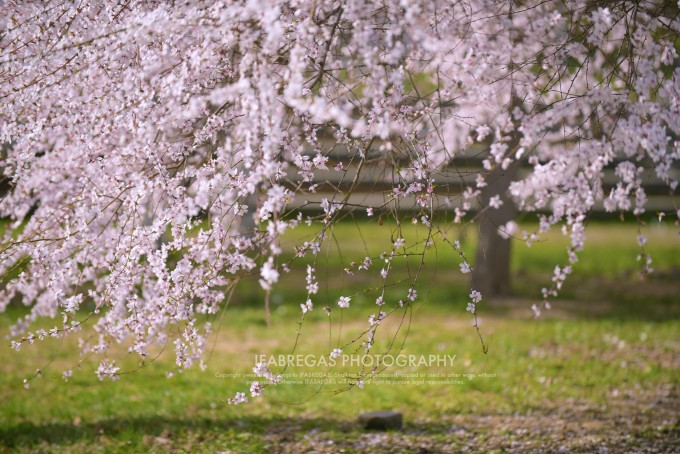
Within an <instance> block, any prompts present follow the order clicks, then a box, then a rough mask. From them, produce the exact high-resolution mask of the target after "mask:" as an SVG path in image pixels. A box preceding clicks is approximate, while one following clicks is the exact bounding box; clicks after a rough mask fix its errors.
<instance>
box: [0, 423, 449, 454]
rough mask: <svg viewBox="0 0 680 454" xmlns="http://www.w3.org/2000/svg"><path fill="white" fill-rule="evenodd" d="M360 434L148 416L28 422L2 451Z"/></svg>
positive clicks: (416, 427)
mask: <svg viewBox="0 0 680 454" xmlns="http://www.w3.org/2000/svg"><path fill="white" fill-rule="evenodd" d="M405 430H407V431H408V432H410V433H418V434H433V435H435V434H442V433H446V432H448V431H450V430H451V424H438V423H433V422H427V423H419V422H408V423H406V424H405ZM357 431H361V432H363V429H361V427H360V426H359V424H358V423H357V422H355V421H352V420H343V419H332V418H304V417H265V416H239V417H234V418H227V419H211V418H186V419H184V418H169V417H165V416H145V417H136V418H135V417H132V418H112V419H104V420H100V421H97V422H90V423H87V422H81V423H80V424H78V425H75V424H73V423H67V422H48V423H43V424H36V423H31V422H23V423H19V424H16V425H14V426H9V427H3V428H0V448H2V447H3V446H4V447H5V448H24V449H26V448H28V449H31V448H37V447H46V446H52V447H55V446H62V447H64V446H69V445H74V444H78V443H85V444H88V445H92V444H93V442H94V444H96V443H97V441H99V440H101V439H102V438H103V437H107V438H108V439H115V440H117V441H118V443H121V442H122V443H124V442H126V441H128V442H130V443H129V444H135V445H139V444H153V443H154V442H157V441H158V440H159V439H160V440H167V442H171V441H181V440H182V439H184V440H196V441H207V440H210V439H220V440H221V441H222V442H226V443H227V444H228V443H229V441H230V440H233V441H238V440H244V439H247V438H250V437H257V438H261V437H262V436H263V435H268V436H274V437H276V438H277V439H278V440H279V441H294V440H296V439H299V438H302V437H303V436H304V434H307V433H316V432H327V433H335V434H337V436H338V437H342V436H343V434H350V433H352V432H357Z"/></svg>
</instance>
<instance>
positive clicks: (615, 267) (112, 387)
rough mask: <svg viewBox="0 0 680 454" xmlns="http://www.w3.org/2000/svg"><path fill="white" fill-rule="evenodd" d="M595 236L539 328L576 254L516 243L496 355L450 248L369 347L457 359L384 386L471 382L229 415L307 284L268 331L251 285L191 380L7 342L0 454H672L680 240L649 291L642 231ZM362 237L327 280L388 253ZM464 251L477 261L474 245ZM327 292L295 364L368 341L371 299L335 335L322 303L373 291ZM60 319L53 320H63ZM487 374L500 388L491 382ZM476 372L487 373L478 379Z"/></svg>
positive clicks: (328, 397)
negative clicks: (538, 309) (379, 422)
mask: <svg viewBox="0 0 680 454" xmlns="http://www.w3.org/2000/svg"><path fill="white" fill-rule="evenodd" d="M385 227H386V228H389V226H385ZM592 227H593V229H592V231H591V234H590V235H591V239H592V240H594V241H593V242H592V244H590V249H589V250H587V251H585V252H584V253H583V254H582V257H581V261H580V262H579V263H578V266H577V268H576V269H575V274H574V276H572V277H571V278H570V280H568V281H567V284H566V288H565V290H564V293H563V294H564V295H566V296H565V298H563V299H562V300H559V301H557V302H555V304H554V309H553V311H551V312H550V313H547V314H546V316H545V318H542V319H539V320H534V319H532V318H531V317H530V313H531V311H530V309H529V306H530V305H531V301H530V299H531V297H532V296H535V295H537V294H538V287H537V286H540V285H544V283H547V282H549V278H550V275H551V271H552V268H553V267H554V264H555V263H556V262H558V261H559V260H560V259H561V257H564V253H563V251H564V245H565V242H564V239H563V238H562V237H561V236H560V235H552V236H549V237H547V239H546V240H545V241H544V242H543V243H541V244H538V245H534V246H533V247H532V248H530V249H527V248H525V247H523V246H517V247H516V248H515V250H514V251H513V270H514V275H515V281H514V286H515V296H514V297H513V298H510V299H504V300H496V301H492V302H488V303H487V302H484V303H481V304H480V316H481V317H482V319H483V321H482V325H481V328H482V334H483V336H484V340H485V342H486V343H487V344H488V345H489V353H488V354H486V355H485V354H483V353H482V351H481V345H480V341H479V339H478V337H477V334H476V331H475V329H474V328H473V327H472V325H471V320H470V314H468V313H466V312H465V297H466V295H467V293H468V292H469V290H468V289H467V286H466V282H465V280H464V278H463V277H461V276H460V274H459V273H452V272H450V270H449V268H457V256H456V255H455V254H454V253H453V252H452V251H449V250H446V249H445V248H444V247H443V246H438V247H439V249H438V251H437V252H438V255H437V259H436V262H434V263H432V264H431V267H429V268H428V273H429V274H426V275H424V280H423V286H424V287H426V288H423V290H422V292H419V293H420V298H419V303H418V304H417V305H415V306H414V307H413V308H410V309H407V310H406V311H405V312H404V315H405V317H406V318H405V320H406V321H405V322H404V324H403V325H401V328H400V329H398V327H399V323H398V322H399V320H400V319H399V317H400V316H401V313H396V314H395V316H394V317H393V318H391V319H390V320H388V321H387V322H386V325H385V327H384V329H383V328H381V330H382V331H381V334H380V337H378V341H377V343H376V347H375V348H376V349H377V351H381V350H384V349H385V348H386V346H387V345H388V344H389V342H390V340H391V339H392V338H393V337H396V339H397V341H398V342H397V343H396V345H400V344H401V341H402V340H404V339H405V340H406V343H405V346H404V350H403V353H404V354H406V355H408V354H414V355H420V354H425V355H429V354H439V355H441V354H446V355H456V358H455V360H454V361H453V364H452V365H451V366H449V367H443V366H442V367H436V366H432V367H425V366H421V367H414V368H411V367H402V368H397V367H395V368H393V369H390V370H388V371H386V373H395V372H398V373H403V374H414V373H417V374H424V375H425V377H423V378H422V380H426V381H427V380H432V378H431V377H427V374H437V373H439V374H444V375H448V374H461V375H462V376H463V377H458V378H455V380H457V381H461V383H460V384H436V385H435V384H408V383H407V382H406V381H407V380H408V379H406V378H404V377H402V378H393V380H396V381H398V382H399V383H396V384H382V385H379V384H373V383H371V382H370V381H369V382H367V383H366V385H365V387H364V389H363V390H360V389H358V388H356V387H355V388H352V389H351V390H349V391H346V392H340V393H338V391H339V390H340V389H341V388H342V385H334V386H325V387H323V388H318V389H317V388H314V387H311V386H301V385H296V384H286V383H282V384H280V385H278V386H275V387H271V388H268V389H266V390H265V396H264V397H263V398H259V399H254V400H252V401H251V402H250V403H249V404H247V405H244V406H239V407H231V406H227V405H226V399H227V398H229V397H231V396H232V395H233V394H234V393H235V392H236V391H247V389H248V380H249V377H247V376H241V377H237V378H225V375H228V374H243V375H245V374H248V373H249V371H250V368H251V367H252V366H253V364H254V362H255V356H256V355H258V354H273V355H278V354H288V353H290V352H291V349H292V346H293V342H294V336H295V330H296V328H297V325H296V321H297V320H298V315H299V309H298V307H299V302H300V300H301V298H303V297H304V295H301V293H300V290H299V289H300V287H301V286H300V281H301V280H302V279H303V278H304V274H300V273H299V272H295V271H294V272H292V273H291V275H290V276H288V277H287V278H286V282H284V285H283V287H282V288H280V289H278V290H277V291H276V292H275V293H274V294H273V295H272V302H273V310H272V325H271V326H269V327H267V326H266V324H265V322H264V313H263V310H262V309H261V306H260V304H261V301H262V295H261V293H259V291H258V290H257V289H256V287H255V286H254V285H253V283H249V282H244V283H243V286H242V287H241V288H239V291H240V292H241V295H240V297H239V298H240V299H239V300H238V301H236V302H235V303H239V302H240V304H235V305H234V306H233V307H230V308H229V309H228V310H227V311H226V312H225V313H224V317H223V318H222V319H220V320H218V321H217V322H216V326H217V327H218V328H219V329H218V330H217V332H216V334H215V335H214V336H213V337H211V339H210V341H211V344H210V351H211V353H210V355H209V356H208V357H207V360H206V366H207V367H206V370H205V371H203V372H201V371H200V370H198V368H194V369H190V370H188V371H186V372H184V373H182V374H179V375H177V376H175V377H173V378H171V379H168V378H166V376H165V372H166V371H167V370H173V368H174V365H173V364H174V358H173V355H172V353H173V352H172V351H167V352H165V354H164V355H162V356H161V357H160V359H158V360H157V361H155V362H153V363H150V364H149V365H147V366H146V367H145V368H143V369H141V370H138V371H136V372H134V373H131V374H126V375H123V376H122V377H121V379H120V380H119V381H117V382H110V381H105V382H100V381H99V380H98V379H97V377H96V375H95V374H94V373H93V370H94V368H95V367H96V366H95V365H94V364H95V363H94V362H93V359H91V358H84V359H83V364H82V366H81V367H80V368H79V367H78V361H79V359H80V358H79V357H78V349H77V345H76V339H75V338H74V339H67V340H65V341H64V342H63V343H60V342H58V341H54V340H46V341H42V342H43V343H44V345H40V346H38V345H35V344H34V345H26V346H25V347H23V348H22V351H21V352H19V353H17V352H15V351H13V350H10V349H9V347H8V345H7V344H8V342H6V343H4V344H3V345H2V346H1V347H0V452H2V451H3V450H8V451H12V450H19V451H50V452H53V451H57V452H59V451H63V452H82V451H100V452H121V451H126V452H130V451H138V452H148V451H154V452H169V451H180V452H181V451H191V452H216V451H225V450H230V451H232V452H281V451H286V450H287V451H289V452H299V451H303V450H308V451H309V452H324V451H327V452H336V451H340V450H345V451H346V452H375V451H385V452H411V451H417V450H418V449H421V448H422V449H430V450H431V451H434V452H440V451H445V452H446V451H449V452H457V451H460V450H462V449H464V448H470V449H474V450H501V451H502V450H507V449H521V447H524V448H527V449H529V448H533V449H542V448H543V449H546V450H550V449H557V448H558V447H561V446H566V447H567V448H569V449H570V450H576V451H578V450H582V451H589V450H594V449H596V448H597V447H598V446H601V444H603V443H604V444H605V445H607V444H609V445H610V446H613V447H614V448H619V449H622V447H623V448H625V449H628V450H632V451H636V450H638V449H640V447H645V446H650V445H652V444H653V443H662V446H665V449H666V450H673V449H674V448H677V444H676V443H678V442H679V440H680V436H678V429H677V415H676V410H675V409H676V408H677V405H678V404H680V399H678V393H677V389H678V386H679V385H680V383H679V382H680V377H678V374H677V370H678V367H679V366H680V364H679V361H678V358H680V337H679V335H678V333H680V318H679V317H678V314H679V312H678V303H679V301H678V299H679V295H680V284H679V283H678V279H677V277H676V274H674V273H677V270H678V268H679V267H680V241H678V236H677V233H676V232H675V231H673V230H665V231H664V230H654V229H651V231H650V244H649V247H648V251H649V252H650V253H651V254H652V255H653V257H654V259H655V265H656V268H657V270H658V275H657V277H650V278H648V279H647V280H646V281H639V280H638V279H639V278H638V277H637V273H636V269H637V268H636V266H637V263H636V261H635V255H636V254H637V250H636V247H635V246H634V239H635V236H636V229H635V227H634V226H631V225H627V224H623V225H618V224H614V225H609V224H598V225H594V226H592ZM360 228H361V230H362V234H363V236H364V239H365V244H366V245H370V246H364V241H361V240H357V236H356V235H357V234H356V226H352V225H350V224H342V225H339V226H337V227H336V230H335V234H336V236H337V238H338V241H339V242H340V244H342V245H343V251H344V252H345V255H344V256H343V260H342V261H341V260H340V259H339V258H338V257H337V255H336V254H335V253H334V252H333V251H332V250H331V251H330V252H329V254H328V255H327V256H325V257H327V258H324V263H319V264H318V266H319V267H320V268H323V269H324V270H325V268H324V267H326V266H328V267H333V266H337V265H339V264H341V263H348V261H351V260H359V259H362V258H363V256H364V255H366V254H365V252H366V248H368V249H369V251H368V252H369V254H373V253H376V251H378V252H379V250H381V249H382V248H385V247H387V246H388V243H389V241H387V240H384V238H383V236H382V234H381V233H380V231H379V228H378V227H370V226H368V225H366V224H360ZM408 229H409V230H408V231H405V232H404V234H405V235H410V236H415V235H417V234H419V232H418V231H416V229H415V228H413V227H412V226H409V227H408ZM308 233H309V232H307V233H306V234H308ZM304 234H305V232H298V233H296V235H302V236H304ZM352 239H354V240H352ZM289 240H290V241H291V242H292V241H293V239H292V238H289ZM629 243H630V244H633V246H628V244H629ZM284 246H286V247H288V246H287V245H284ZM464 248H465V250H466V253H468V255H469V256H470V257H471V256H472V251H473V250H474V235H473V234H472V232H470V234H469V235H468V236H467V237H466V240H465V243H464ZM435 265H436V266H435ZM430 268H431V269H430ZM330 269H332V268H330ZM435 270H436V273H435ZM400 272H404V271H403V270H401V271H400ZM296 279H297V281H296ZM544 281H547V282H544ZM295 282H297V284H295ZM327 282H328V285H327V286H325V287H324V288H322V291H321V292H320V295H319V301H318V302H317V304H316V307H315V310H314V311H313V312H312V313H311V316H310V317H308V319H307V320H305V323H304V324H303V326H302V336H301V342H300V345H299V347H298V350H297V351H296V353H299V354H310V355H325V354H328V352H329V351H330V350H331V349H332V348H335V347H336V346H338V338H340V339H344V340H346V339H349V338H350V337H353V335H356V334H357V333H359V332H360V331H361V330H363V329H364V328H365V326H366V319H367V317H368V314H370V313H371V312H374V307H375V306H374V305H373V303H372V297H371V296H370V295H369V294H363V293H359V294H357V295H356V296H355V298H353V300H352V307H351V310H350V311H347V312H346V313H345V314H343V316H342V320H341V319H340V316H339V314H338V311H336V312H335V313H334V315H333V317H332V320H331V323H330V325H329V320H328V318H327V316H326V315H325V314H324V312H323V310H322V309H321V306H322V305H323V304H324V302H323V301H324V298H327V299H328V301H329V302H331V303H333V302H334V301H335V298H336V297H337V295H339V294H342V293H344V292H346V290H343V287H346V288H350V289H354V291H357V292H359V291H362V289H365V288H366V286H367V285H371V284H370V281H367V280H366V279H364V278H363V277H361V276H360V275H358V274H356V275H355V276H349V275H345V274H342V273H341V274H338V273H335V274H330V272H329V276H328V281H327ZM400 291H403V288H402V289H395V290H394V295H395V297H396V295H398V294H399V292H400ZM243 293H250V295H243ZM21 313H23V311H22V309H19V308H12V309H11V310H10V311H9V312H8V313H6V314H2V315H0V335H2V336H3V337H4V336H5V335H6V334H7V332H8V327H9V325H11V323H12V322H13V321H14V320H15V319H16V318H17V317H18V316H19V315H20V314H21ZM49 322H50V321H49V320H47V321H43V322H41V323H42V324H43V326H46V327H49V326H52V325H53V324H54V323H52V324H50V323H49ZM88 330H89V328H86V330H85V331H84V333H82V334H83V335H87V334H88V333H89V331H88ZM340 330H341V333H340ZM340 343H341V344H342V343H343V342H340ZM346 350H347V349H346ZM117 360H118V363H119V364H121V366H122V368H123V370H130V369H133V368H135V367H136V359H135V358H134V357H132V355H128V354H127V353H125V348H124V346H121V347H120V349H119V350H118V351H117ZM36 368H40V369H41V370H42V374H41V376H40V377H39V378H35V379H33V380H32V381H31V382H30V389H28V390H26V389H23V387H22V384H21V383H22V380H23V378H25V377H27V376H30V375H32V374H33V372H34V371H35V369H36ZM66 369H73V372H74V376H73V377H72V378H71V379H70V381H69V383H64V381H63V380H62V379H61V373H62V371H64V370H66ZM356 370H357V369H356V368H350V367H345V368H343V367H336V368H334V369H332V370H330V371H327V370H326V369H325V368H323V367H321V368H320V367H298V368H289V369H288V370H287V371H286V377H285V378H286V379H288V380H298V379H300V377H299V375H298V376H297V377H296V376H295V375H292V374H302V373H312V372H328V373H329V374H331V375H330V377H335V379H336V380H339V381H342V380H343V377H342V376H343V374H346V373H353V372H356ZM482 373H486V374H492V375H493V374H495V375H494V376H492V377H489V378H480V377H479V374H482ZM335 374H339V375H335ZM465 374H477V375H476V376H475V378H472V379H468V378H465V377H464V375H465ZM378 379H380V377H378ZM391 379H392V378H391ZM451 379H454V378H451ZM418 380H421V378H420V377H419V378H418ZM350 381H352V380H350ZM376 409H396V410H399V411H401V412H403V413H404V418H405V422H406V425H405V428H404V430H403V431H400V432H394V433H391V434H390V438H389V440H387V441H386V440H383V441H381V442H380V443H379V444H376V445H372V444H371V443H373V442H376V440H377V441H380V440H382V439H380V438H379V437H380V434H376V433H368V434H367V433H365V432H364V431H363V430H361V429H360V428H359V427H358V426H357V424H356V423H355V420H356V416H357V415H358V414H359V413H361V412H364V411H370V410H376ZM628 423H629V425H627V424H628ZM572 425H573V427H572ZM579 431H580V432H579ZM569 434H571V435H569ZM331 442H332V444H331ZM513 443H514V444H513ZM517 443H519V445H518V444H517ZM663 443H665V444H663ZM513 446H514V448H513ZM518 446H519V447H520V448H518ZM423 447H424V448H423Z"/></svg>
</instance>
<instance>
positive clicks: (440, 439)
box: [265, 386, 680, 453]
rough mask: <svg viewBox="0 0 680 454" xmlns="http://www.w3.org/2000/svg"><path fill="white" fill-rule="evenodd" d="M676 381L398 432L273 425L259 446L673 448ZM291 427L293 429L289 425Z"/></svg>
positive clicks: (679, 436)
mask: <svg viewBox="0 0 680 454" xmlns="http://www.w3.org/2000/svg"><path fill="white" fill-rule="evenodd" d="M677 408H680V398H679V395H678V391H677V389H676V388H674V387H671V386H666V387H660V388H658V389H657V390H655V391H654V392H648V393H644V394H635V393H633V392H627V393H622V394H620V395H619V396H618V397H617V398H614V399H612V400H610V401H609V402H608V403H607V404H606V405H604V406H595V405H592V404H586V403H580V402H573V401H572V402H569V401H565V402H561V403H559V404H553V405H552V406H547V405H546V406H545V408H543V409H541V410H540V411H537V412H534V413H530V414H512V415H507V414H506V415H493V414H491V415H451V416H445V417H442V418H440V419H437V420H432V421H408V415H406V418H407V422H406V424H405V427H404V429H403V430H401V431H395V432H387V433H384V432H366V431H362V430H360V429H359V428H358V427H357V425H356V424H355V423H354V422H344V423H340V424H338V426H337V427H335V428H334V429H332V430H331V429H329V428H312V429H310V430H304V431H303V430H301V428H300V427H296V426H294V425H293V426H288V425H287V424H283V425H278V426H275V427H272V428H270V430H269V433H268V435H266V436H265V439H266V441H265V447H266V448H267V449H270V450H271V451H272V452H281V453H300V452H310V453H311V452H315V453H334V452H366V453H368V452H371V453H376V452H378V453H381V452H385V453H387V452H390V453H392V452H417V453H440V452H442V453H448V452H537V453H538V452H570V453H571V452H584V453H585V452H588V453H590V452H616V453H618V452H659V453H661V452H677V450H679V449H680V428H679V427H678V415H677ZM291 429H293V430H291Z"/></svg>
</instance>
